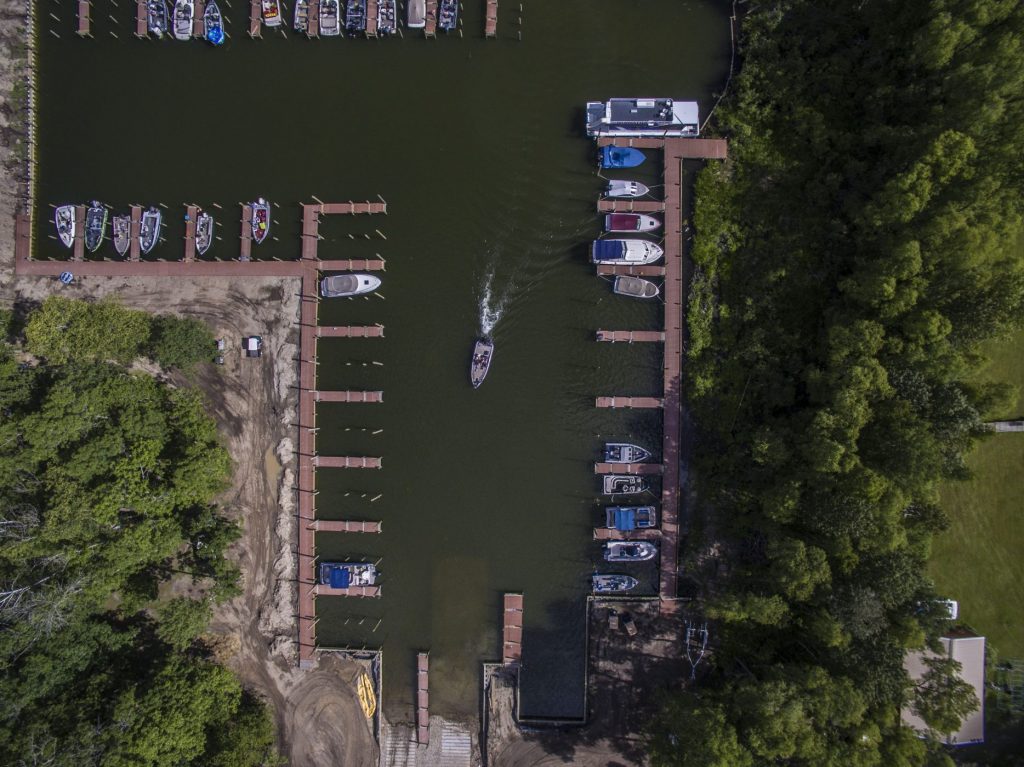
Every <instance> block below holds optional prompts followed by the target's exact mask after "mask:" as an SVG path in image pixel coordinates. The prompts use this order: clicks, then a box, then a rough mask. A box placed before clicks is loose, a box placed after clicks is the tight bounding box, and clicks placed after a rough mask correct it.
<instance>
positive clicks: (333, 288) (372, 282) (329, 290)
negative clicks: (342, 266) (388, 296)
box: [320, 274, 380, 298]
mask: <svg viewBox="0 0 1024 767" xmlns="http://www.w3.org/2000/svg"><path fill="white" fill-rule="evenodd" d="M379 287H380V277H374V276H373V275H372V274H334V275H331V276H330V277H324V278H323V279H322V280H321V281H320V295H321V296H323V297H324V298H344V297H345V296H360V295H362V294H363V293H372V292H373V291H375V290H376V289H377V288H379Z"/></svg>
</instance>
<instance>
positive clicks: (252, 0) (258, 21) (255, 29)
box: [249, 0, 263, 37]
mask: <svg viewBox="0 0 1024 767" xmlns="http://www.w3.org/2000/svg"><path fill="white" fill-rule="evenodd" d="M262 29H263V3H261V2H260V0H249V37H263V34H262Z"/></svg>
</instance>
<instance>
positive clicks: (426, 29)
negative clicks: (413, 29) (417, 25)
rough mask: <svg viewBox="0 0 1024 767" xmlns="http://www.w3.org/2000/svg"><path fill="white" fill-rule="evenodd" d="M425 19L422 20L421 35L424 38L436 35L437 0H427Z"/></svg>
mask: <svg viewBox="0 0 1024 767" xmlns="http://www.w3.org/2000/svg"><path fill="white" fill-rule="evenodd" d="M426 4H427V18H426V19H425V20H424V26H423V34H424V35H425V36H426V37H434V36H435V35H437V0H427V3H426Z"/></svg>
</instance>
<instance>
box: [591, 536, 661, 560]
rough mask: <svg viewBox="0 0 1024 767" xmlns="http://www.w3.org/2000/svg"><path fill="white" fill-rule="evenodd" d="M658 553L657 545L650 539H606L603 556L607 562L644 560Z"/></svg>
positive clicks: (652, 557)
mask: <svg viewBox="0 0 1024 767" xmlns="http://www.w3.org/2000/svg"><path fill="white" fill-rule="evenodd" d="M657 555H658V547H657V546H655V545H654V544H653V543H651V542H650V541H608V543H606V544H605V545H604V558H605V560H606V561H608V562H644V561H646V560H648V559H654V557H656V556H657Z"/></svg>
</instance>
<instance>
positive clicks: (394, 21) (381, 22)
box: [377, 0, 398, 35]
mask: <svg viewBox="0 0 1024 767" xmlns="http://www.w3.org/2000/svg"><path fill="white" fill-rule="evenodd" d="M397 30H398V9H397V7H396V3H395V0H377V34H378V35H393V34H395V32H396V31H397Z"/></svg>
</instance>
